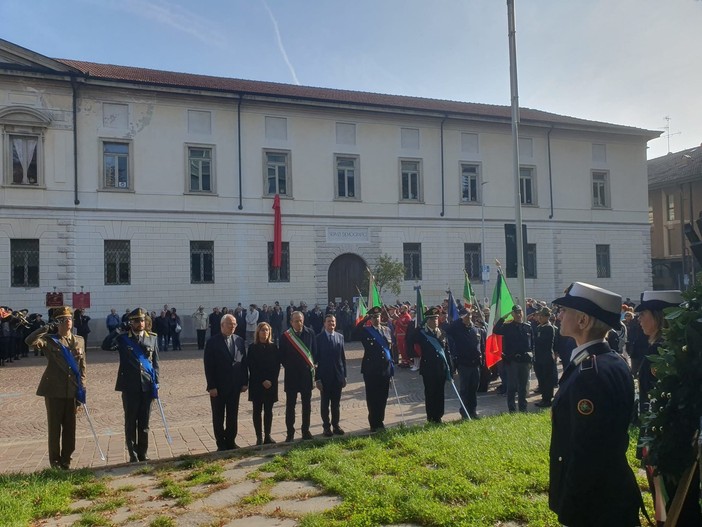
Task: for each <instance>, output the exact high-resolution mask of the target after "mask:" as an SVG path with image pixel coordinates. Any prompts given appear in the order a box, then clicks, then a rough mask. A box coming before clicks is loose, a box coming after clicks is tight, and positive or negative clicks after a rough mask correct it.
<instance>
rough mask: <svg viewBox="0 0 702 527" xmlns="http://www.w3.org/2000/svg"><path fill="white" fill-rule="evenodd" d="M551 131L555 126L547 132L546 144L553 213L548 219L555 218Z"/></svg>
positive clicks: (549, 190) (549, 189)
mask: <svg viewBox="0 0 702 527" xmlns="http://www.w3.org/2000/svg"><path fill="white" fill-rule="evenodd" d="M551 132H553V126H552V127H551V128H549V129H548V133H547V134H546V144H547V145H548V192H549V194H550V195H551V214H549V215H548V219H549V220H552V219H553V173H552V171H551Z"/></svg>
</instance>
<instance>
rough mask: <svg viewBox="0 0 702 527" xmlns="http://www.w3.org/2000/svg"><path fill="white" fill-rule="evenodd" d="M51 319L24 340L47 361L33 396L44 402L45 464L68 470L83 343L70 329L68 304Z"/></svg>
mask: <svg viewBox="0 0 702 527" xmlns="http://www.w3.org/2000/svg"><path fill="white" fill-rule="evenodd" d="M54 318H55V323H54V324H51V325H50V326H41V327H39V328H38V329H36V330H35V331H33V332H32V333H31V334H30V335H29V336H27V339H26V343H27V345H28V346H32V347H34V348H35V349H37V350H39V351H41V354H42V355H44V356H45V357H46V359H47V360H48V364H47V365H46V370H45V371H44V374H43V375H42V376H41V382H40V383H39V388H38V389H37V395H40V396H43V397H44V401H45V403H46V417H47V420H48V429H49V463H51V466H52V467H55V468H63V469H68V468H69V467H70V464H71V454H73V451H74V450H75V446H76V406H77V405H78V402H79V400H81V401H82V402H85V342H84V340H83V338H82V337H79V336H77V335H76V336H74V335H73V333H72V332H71V329H72V328H73V313H72V310H71V308H70V307H68V306H63V307H58V308H56V309H55V310H54Z"/></svg>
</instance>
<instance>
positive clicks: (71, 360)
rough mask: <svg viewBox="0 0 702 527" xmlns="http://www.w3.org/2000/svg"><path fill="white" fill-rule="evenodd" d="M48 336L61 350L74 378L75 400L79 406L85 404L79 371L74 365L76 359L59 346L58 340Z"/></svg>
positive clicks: (69, 351) (76, 365)
mask: <svg viewBox="0 0 702 527" xmlns="http://www.w3.org/2000/svg"><path fill="white" fill-rule="evenodd" d="M50 336H51V340H53V341H54V342H55V343H56V345H57V346H58V347H59V348H61V352H62V353H63V360H65V361H66V364H67V365H68V368H69V369H70V370H71V373H73V376H74V377H75V378H76V384H77V385H78V389H77V390H76V400H77V401H78V402H79V403H81V404H85V388H83V381H81V380H80V370H79V369H78V364H76V359H75V358H73V353H71V350H69V349H68V348H67V347H66V346H64V345H63V344H61V341H60V340H59V339H58V338H56V337H55V336H53V335H50Z"/></svg>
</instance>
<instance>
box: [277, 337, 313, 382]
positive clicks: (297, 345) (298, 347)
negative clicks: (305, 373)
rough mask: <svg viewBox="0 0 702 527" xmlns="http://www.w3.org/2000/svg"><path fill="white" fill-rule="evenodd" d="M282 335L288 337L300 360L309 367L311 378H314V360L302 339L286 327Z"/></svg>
mask: <svg viewBox="0 0 702 527" xmlns="http://www.w3.org/2000/svg"><path fill="white" fill-rule="evenodd" d="M283 335H285V337H286V338H287V339H288V342H289V343H290V345H291V346H292V347H293V348H294V349H295V351H297V352H298V353H299V354H300V357H302V360H304V361H305V363H306V364H307V366H308V367H309V369H310V373H311V374H312V380H314V360H313V359H312V352H311V351H310V350H309V348H308V347H307V345H306V344H305V343H304V342H303V341H302V339H301V338H300V337H298V336H297V335H296V334H295V332H294V331H292V330H291V329H288V330H287V331H286V332H285V333H283Z"/></svg>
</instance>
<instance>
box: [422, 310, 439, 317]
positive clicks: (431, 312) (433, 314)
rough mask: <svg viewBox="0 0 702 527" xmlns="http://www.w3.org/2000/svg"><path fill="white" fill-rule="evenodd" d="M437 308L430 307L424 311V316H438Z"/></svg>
mask: <svg viewBox="0 0 702 527" xmlns="http://www.w3.org/2000/svg"><path fill="white" fill-rule="evenodd" d="M438 316H439V310H438V309H437V308H435V307H430V308H429V309H427V310H426V311H425V312H424V318H438Z"/></svg>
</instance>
